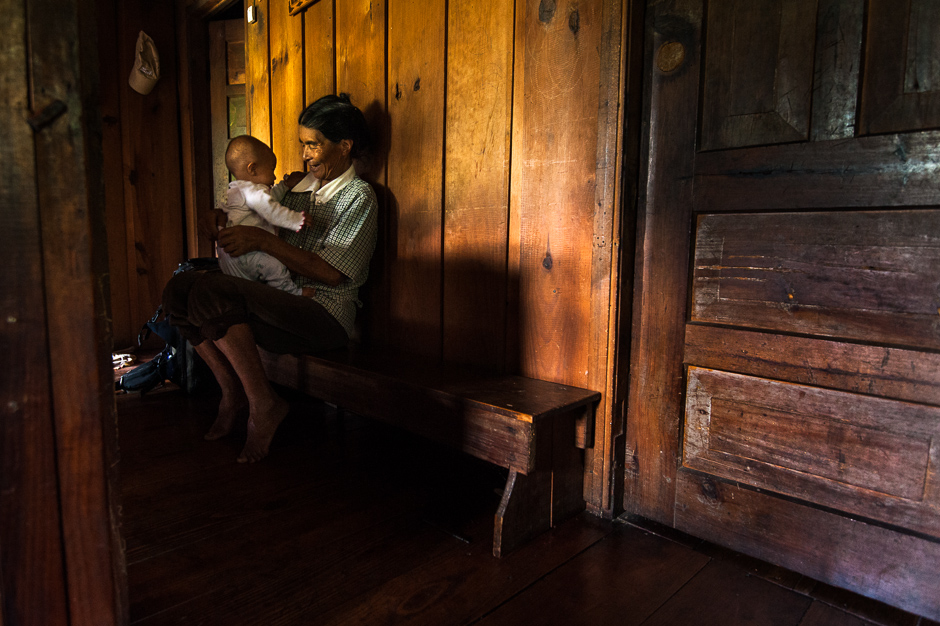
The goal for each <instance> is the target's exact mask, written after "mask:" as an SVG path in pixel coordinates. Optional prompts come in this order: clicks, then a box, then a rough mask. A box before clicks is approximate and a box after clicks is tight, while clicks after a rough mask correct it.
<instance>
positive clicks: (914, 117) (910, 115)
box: [859, 0, 940, 134]
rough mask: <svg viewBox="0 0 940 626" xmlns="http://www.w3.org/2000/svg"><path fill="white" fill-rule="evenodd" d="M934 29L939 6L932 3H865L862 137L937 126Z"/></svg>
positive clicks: (939, 23)
mask: <svg viewBox="0 0 940 626" xmlns="http://www.w3.org/2000/svg"><path fill="white" fill-rule="evenodd" d="M938 28H940V5H938V4H937V3H936V2H932V1H931V0H872V1H871V2H869V3H868V23H867V36H866V41H865V46H866V51H865V60H866V61H865V68H864V79H863V83H862V98H861V110H860V112H859V113H860V114H859V128H860V130H861V132H863V133H866V134H868V133H886V132H904V131H913V130H927V129H930V128H937V127H938V126H940V65H938V63H937V53H938V49H940V37H938V36H937V34H936V33H937V29H938Z"/></svg>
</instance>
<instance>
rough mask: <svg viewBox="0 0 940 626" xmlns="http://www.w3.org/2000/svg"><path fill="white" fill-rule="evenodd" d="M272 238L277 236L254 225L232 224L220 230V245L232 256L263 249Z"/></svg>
mask: <svg viewBox="0 0 940 626" xmlns="http://www.w3.org/2000/svg"><path fill="white" fill-rule="evenodd" d="M272 239H277V236H276V235H272V234H271V233H269V232H268V231H266V230H264V229H262V228H256V227H254V226H232V227H230V228H223V229H222V230H221V231H219V245H220V246H222V249H223V250H225V251H226V252H228V253H229V254H230V255H231V256H241V255H243V254H247V253H249V252H254V251H256V250H263V249H264V246H265V243H266V242H269V241H270V240H272Z"/></svg>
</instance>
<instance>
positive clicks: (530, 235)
mask: <svg viewBox="0 0 940 626" xmlns="http://www.w3.org/2000/svg"><path fill="white" fill-rule="evenodd" d="M601 9H602V4H601V3H600V2H580V3H577V2H558V3H554V2H552V3H546V2H538V1H536V0H529V1H528V2H526V3H525V6H524V12H523V13H522V14H521V15H520V16H518V18H517V19H522V20H524V24H525V26H524V28H525V31H524V38H525V39H524V46H523V48H522V49H521V50H519V54H521V55H523V57H522V59H521V62H522V63H523V64H524V68H523V76H522V78H521V80H522V93H521V94H519V93H517V94H516V97H517V98H519V97H521V98H523V99H524V101H523V103H522V106H523V107H524V110H525V112H524V117H523V119H521V120H519V121H518V123H519V124H520V125H521V128H520V131H519V133H520V134H519V141H514V144H513V171H512V175H513V177H518V178H519V191H518V194H514V198H513V202H514V203H516V204H517V206H516V207H515V208H514V210H513V212H514V215H518V220H519V221H518V225H517V227H518V229H519V248H520V255H521V259H520V261H519V279H518V280H519V296H518V297H519V312H518V315H519V319H518V322H519V328H520V331H519V333H520V345H519V360H520V366H521V372H522V373H523V374H525V375H527V376H532V377H534V378H541V379H544V380H552V381H563V382H567V383H570V384H572V385H578V386H582V387H583V386H586V384H587V377H588V369H589V366H588V355H589V354H590V347H589V345H590V344H589V342H590V333H589V329H590V327H591V325H590V315H591V311H590V305H591V285H592V283H591V275H592V267H591V261H592V255H591V253H590V250H591V246H592V244H593V234H594V233H593V228H594V199H595V185H596V180H595V176H596V159H597V121H598V118H597V115H598V107H597V101H596V94H597V93H598V84H599V82H598V81H599V78H598V76H599V65H600V59H599V56H598V45H599V42H600V34H601ZM586 94H590V95H589V96H588V95H586ZM514 123H516V121H515V120H514Z"/></svg>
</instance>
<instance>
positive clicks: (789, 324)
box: [691, 210, 940, 349]
mask: <svg viewBox="0 0 940 626" xmlns="http://www.w3.org/2000/svg"><path fill="white" fill-rule="evenodd" d="M695 245H696V248H695V268H694V276H693V281H694V282H693V287H692V299H693V304H692V314H691V319H692V321H701V322H713V323H721V324H728V325H735V326H749V327H756V328H765V329H770V330H776V331H785V332H797V333H803V334H809V335H819V336H827V337H837V338H839V337H841V338H847V339H857V340H860V341H866V342H873V343H888V344H896V345H906V346H912V347H922V348H931V349H937V348H940V317H938V313H940V282H938V279H937V274H938V272H940V211H936V210H922V211H872V212H851V213H849V212H833V213H774V214H750V215H747V216H746V217H745V216H742V215H725V214H717V215H707V216H703V217H702V218H700V219H699V222H698V228H697V234H696V244H695Z"/></svg>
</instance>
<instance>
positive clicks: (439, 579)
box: [117, 389, 936, 626]
mask: <svg viewBox="0 0 940 626" xmlns="http://www.w3.org/2000/svg"><path fill="white" fill-rule="evenodd" d="M285 395H287V393H286V392H285ZM291 398H292V399H293V400H294V409H293V410H292V412H291V414H290V415H289V417H288V419H287V420H286V421H285V422H284V424H283V425H282V427H281V429H280V431H279V432H278V435H277V437H276V439H275V441H274V445H273V447H272V452H271V455H270V456H269V457H268V458H267V459H265V460H264V461H263V462H261V463H258V464H254V465H240V464H237V463H236V462H235V457H236V456H237V454H238V452H239V449H240V444H241V440H242V436H243V435H241V434H239V435H233V436H231V437H229V438H226V439H224V440H221V441H217V442H207V441H204V440H203V439H202V434H203V433H204V432H205V431H206V430H207V428H208V426H209V424H210V422H211V418H212V416H213V415H214V410H215V406H216V403H217V398H216V397H214V395H213V394H212V393H208V394H203V395H201V396H196V397H191V398H190V397H186V396H184V395H183V394H182V393H180V392H179V391H178V390H175V389H163V390H158V391H156V392H152V393H150V394H148V395H146V396H144V397H140V396H138V395H136V394H134V395H119V396H118V397H117V400H118V402H117V404H118V413H119V424H120V442H121V476H122V490H123V493H122V499H123V510H124V521H123V532H124V538H125V541H126V546H127V563H128V581H129V596H130V613H131V622H132V623H134V624H146V625H160V626H166V625H172V624H193V625H196V624H225V625H229V626H239V625H243V624H244V625H255V624H258V625H265V626H273V625H279V624H298V625H311V624H316V625H319V624H429V625H434V626H442V625H445V626H446V625H451V624H455V625H456V624H481V625H484V626H493V625H497V624H511V625H513V626H528V625H531V624H564V625H569V624H592V625H599V624H624V625H630V624H643V625H646V626H652V625H661V624H685V625H696V624H702V625H706V624H715V625H721V626H733V625H738V624H758V625H774V626H776V625H779V626H790V625H793V626H796V625H801V626H839V625H844V626H850V625H851V626H858V625H863V624H889V625H895V624H903V625H911V626H915V625H918V624H920V625H921V626H927V625H928V624H932V625H933V626H936V624H935V623H934V622H930V621H928V620H926V619H923V620H921V619H920V618H918V617H916V616H914V615H911V614H908V613H904V612H901V611H898V610H896V609H893V608H891V607H887V606H885V605H883V604H880V603H877V602H873V601H870V600H867V599H864V598H860V597H858V596H855V595H852V594H848V593H845V592H842V591H839V590H837V589H834V588H832V587H828V586H826V585H822V584H818V583H816V582H814V581H812V580H809V579H806V578H804V577H801V576H799V575H797V574H794V573H792V572H789V571H786V570H781V569H779V568H775V567H772V566H769V565H766V564H763V563H760V562H757V561H754V560H751V559H748V558H746V557H743V556H741V555H737V554H734V553H731V552H728V551H725V550H722V549H719V548H717V547H715V546H711V545H709V544H706V543H703V542H700V541H698V540H695V539H693V538H691V537H688V536H686V535H680V534H677V533H675V532H672V531H669V530H668V529H662V528H657V527H655V526H654V525H652V524H649V523H643V522H642V521H640V520H630V521H624V520H619V521H616V522H609V521H604V520H601V519H598V518H595V517H593V516H591V515H588V514H583V515H581V516H580V517H578V518H576V519H573V520H571V521H570V522H567V523H565V524H563V525H562V526H561V527H559V528H557V529H555V530H554V531H552V532H550V533H548V534H546V535H543V536H542V537H540V538H539V539H537V540H536V541H534V542H533V543H531V544H528V545H527V546H525V547H524V548H522V549H520V550H518V551H517V552H514V553H512V554H510V555H508V556H506V557H504V558H502V559H494V558H493V557H492V556H491V554H490V549H491V537H492V515H493V512H494V511H495V508H496V503H497V502H498V489H499V488H500V486H501V485H502V482H503V481H504V478H505V477H504V475H503V474H502V470H498V469H494V468H491V467H489V466H486V465H484V464H481V463H478V462H476V461H475V460H472V459H469V458H466V457H463V456H461V455H455V454H452V453H450V452H447V451H442V450H438V449H435V448H433V447H431V446H429V445H427V444H425V443H424V442H423V441H421V440H418V439H416V438H414V437H411V436H409V435H407V434H404V433H400V432H397V431H395V430H394V429H390V428H388V427H385V426H382V425H380V424H377V423H374V422H371V421H368V420H365V419H363V418H358V417H356V416H353V415H346V416H345V417H344V418H339V417H338V416H337V415H336V414H335V412H334V411H332V410H331V409H330V408H329V407H327V406H325V405H322V404H319V403H317V402H315V401H311V400H305V399H303V398H299V397H296V396H291Z"/></svg>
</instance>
